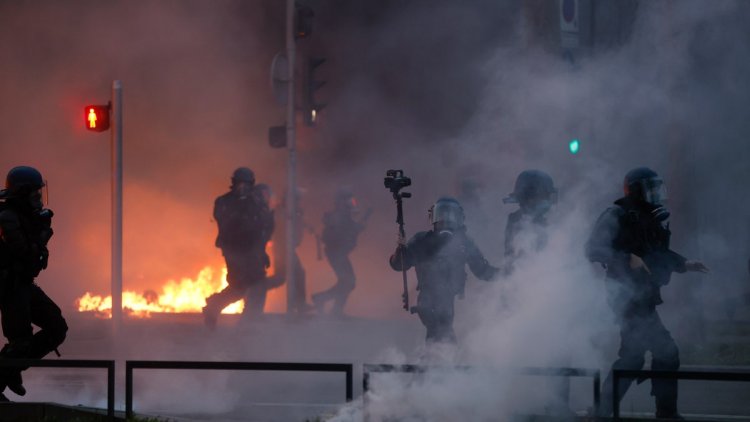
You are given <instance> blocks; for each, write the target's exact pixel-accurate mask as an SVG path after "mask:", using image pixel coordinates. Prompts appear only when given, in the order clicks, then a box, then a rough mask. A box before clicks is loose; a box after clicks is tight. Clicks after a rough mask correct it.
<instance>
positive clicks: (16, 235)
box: [0, 200, 53, 283]
mask: <svg viewBox="0 0 750 422" xmlns="http://www.w3.org/2000/svg"><path fill="white" fill-rule="evenodd" d="M26 208H27V207H25V206H24V205H20V204H15V203H13V202H12V201H11V200H7V202H5V203H2V204H0V271H2V275H3V279H4V280H14V281H16V282H25V283H31V282H33V281H34V278H36V277H37V276H38V275H39V273H40V272H41V271H42V270H44V269H45V268H47V260H48V258H49V251H48V249H47V243H48V242H49V240H50V239H51V238H52V234H53V231H52V227H51V224H52V215H53V213H52V211H51V210H47V209H44V210H41V211H33V210H31V209H30V208H29V209H26Z"/></svg>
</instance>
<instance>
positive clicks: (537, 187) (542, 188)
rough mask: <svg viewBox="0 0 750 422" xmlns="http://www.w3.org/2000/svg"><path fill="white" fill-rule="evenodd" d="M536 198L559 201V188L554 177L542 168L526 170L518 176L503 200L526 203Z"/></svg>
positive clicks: (510, 202) (509, 202) (511, 202)
mask: <svg viewBox="0 0 750 422" xmlns="http://www.w3.org/2000/svg"><path fill="white" fill-rule="evenodd" d="M534 199H548V200H550V201H551V202H552V203H555V202H557V189H555V183H554V182H553V181H552V177H551V176H550V175H549V174H547V173H545V172H543V171H541V170H524V171H522V172H521V174H519V175H518V177H517V178H516V184H515V186H514V187H513V192H511V193H510V194H509V195H508V196H507V197H506V198H503V202H504V203H506V204H521V205H524V204H526V203H527V202H529V201H532V200H534Z"/></svg>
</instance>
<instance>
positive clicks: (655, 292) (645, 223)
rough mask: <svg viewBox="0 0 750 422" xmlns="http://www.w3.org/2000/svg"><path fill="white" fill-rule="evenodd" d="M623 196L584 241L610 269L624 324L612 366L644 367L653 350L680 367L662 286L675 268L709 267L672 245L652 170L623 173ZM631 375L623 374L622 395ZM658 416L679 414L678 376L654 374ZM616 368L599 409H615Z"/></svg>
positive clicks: (667, 365) (661, 366)
mask: <svg viewBox="0 0 750 422" xmlns="http://www.w3.org/2000/svg"><path fill="white" fill-rule="evenodd" d="M624 191H625V196H624V197H623V198H620V199H618V200H617V201H615V206H613V207H610V208H608V209H607V210H606V211H604V213H603V214H602V215H601V217H599V220H598V221H597V222H596V225H595V227H594V230H593V233H592V234H591V237H590V238H589V241H588V243H587V244H586V255H587V257H588V259H589V260H590V261H592V262H599V263H601V264H602V265H603V266H605V267H606V269H607V278H606V283H607V284H606V287H607V294H608V298H607V299H608V302H609V304H610V306H611V307H612V309H613V310H614V312H615V315H616V317H617V322H618V324H619V325H620V350H619V352H618V355H619V359H617V361H615V363H614V364H613V365H612V369H613V370H614V369H636V370H637V369H641V368H642V367H643V365H644V363H645V359H644V355H645V354H646V352H647V351H650V352H651V357H652V360H651V369H653V370H662V371H676V370H677V369H678V368H679V367H680V358H679V351H678V349H677V344H676V343H675V341H674V339H672V336H671V335H670V333H669V331H667V329H666V328H665V327H664V324H663V323H662V321H661V318H659V314H658V312H657V311H656V306H657V305H659V304H661V303H662V298H661V292H660V290H661V287H662V286H665V285H667V284H668V283H669V280H670V276H671V274H672V273H673V272H678V273H684V272H685V271H699V272H707V271H708V268H706V266H705V265H703V264H702V263H700V262H697V261H688V260H687V259H685V258H684V257H683V256H681V255H679V254H678V253H676V252H674V251H672V250H671V249H670V247H669V239H670V235H671V232H670V230H669V223H668V222H667V220H668V218H669V215H670V214H669V212H668V211H667V210H666V208H665V207H664V206H663V205H662V202H663V200H664V199H665V197H666V191H665V189H664V182H663V181H662V179H661V178H660V177H659V176H658V175H657V174H656V172H654V171H653V170H651V169H649V168H646V167H639V168H636V169H633V170H631V171H630V172H628V174H627V175H626V176H625V181H624ZM632 382H633V380H632V379H620V381H619V385H618V393H619V397H617V400H618V401H619V400H621V399H622V397H623V396H624V395H625V393H626V392H627V390H628V388H629V387H630V384H631V383H632ZM651 386H652V388H651V395H653V396H654V397H655V399H656V417H657V418H678V419H679V418H681V417H680V415H679V413H678V412H677V380H676V379H657V378H654V379H652V380H651ZM612 388H613V387H612V374H611V373H610V374H609V376H608V377H607V379H606V380H605V381H604V385H603V388H602V402H601V408H600V413H601V415H602V416H609V415H610V414H611V413H612V411H613V410H612V409H613V403H612Z"/></svg>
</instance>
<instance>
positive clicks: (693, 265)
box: [685, 261, 709, 273]
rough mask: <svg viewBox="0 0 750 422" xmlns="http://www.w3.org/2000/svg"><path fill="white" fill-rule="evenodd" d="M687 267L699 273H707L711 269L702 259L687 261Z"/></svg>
mask: <svg viewBox="0 0 750 422" xmlns="http://www.w3.org/2000/svg"><path fill="white" fill-rule="evenodd" d="M685 269H686V270H688V271H694V272H698V273H707V272H708V271H709V269H708V267H707V266H705V265H704V264H703V263H702V262H700V261H685Z"/></svg>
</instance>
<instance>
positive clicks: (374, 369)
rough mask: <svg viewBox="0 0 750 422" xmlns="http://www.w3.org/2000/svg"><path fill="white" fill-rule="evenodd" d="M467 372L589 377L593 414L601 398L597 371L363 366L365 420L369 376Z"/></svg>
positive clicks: (575, 369)
mask: <svg viewBox="0 0 750 422" xmlns="http://www.w3.org/2000/svg"><path fill="white" fill-rule="evenodd" d="M445 370H454V371H469V370H489V371H493V372H497V373H498V374H500V375H502V374H507V375H529V376H546V377H591V378H592V379H593V403H594V412H597V411H598V409H599V402H600V397H601V374H600V371H599V370H598V369H589V368H568V367H563V368H539V367H526V368H520V369H501V368H479V367H471V366H448V367H446V366H427V365H387V364H382V365H372V364H365V365H363V368H362V397H363V401H364V408H365V409H364V412H365V418H367V392H368V391H369V390H370V374H371V373H384V372H399V373H426V372H430V371H445Z"/></svg>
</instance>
